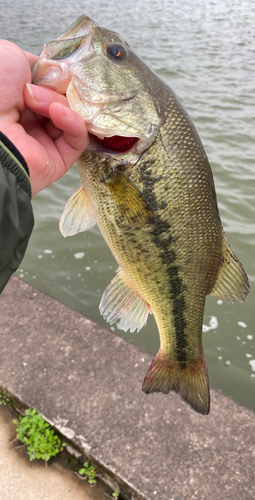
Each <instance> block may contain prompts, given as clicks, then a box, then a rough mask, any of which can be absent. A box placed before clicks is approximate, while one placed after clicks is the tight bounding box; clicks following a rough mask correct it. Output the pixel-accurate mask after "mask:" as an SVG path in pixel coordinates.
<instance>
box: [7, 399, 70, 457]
mask: <svg viewBox="0 0 255 500" xmlns="http://www.w3.org/2000/svg"><path fill="white" fill-rule="evenodd" d="M13 422H14V423H15V424H16V425H17V429H16V433H17V439H19V441H21V443H24V444H25V445H26V446H27V452H28V455H29V459H30V460H35V459H42V460H45V464H46V465H47V461H48V460H49V459H50V458H51V457H54V456H55V455H57V453H59V452H60V451H63V449H64V446H65V443H62V442H61V440H60V438H59V437H58V436H57V435H56V434H55V432H54V430H53V429H52V428H51V427H50V425H49V424H48V423H47V422H46V421H45V420H44V418H43V417H42V415H41V414H40V413H36V410H31V409H27V410H26V411H25V417H22V416H18V420H13Z"/></svg>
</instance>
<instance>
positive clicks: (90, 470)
mask: <svg viewBox="0 0 255 500" xmlns="http://www.w3.org/2000/svg"><path fill="white" fill-rule="evenodd" d="M78 472H79V474H80V476H86V477H87V479H88V483H89V484H91V485H92V484H96V479H95V477H96V475H97V471H96V469H95V468H94V467H93V466H92V465H89V462H84V464H83V467H82V468H81V469H79V470H78Z"/></svg>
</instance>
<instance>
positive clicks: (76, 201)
mask: <svg viewBox="0 0 255 500" xmlns="http://www.w3.org/2000/svg"><path fill="white" fill-rule="evenodd" d="M95 224H96V219H95V215H94V212H93V209H92V206H91V203H90V199H89V197H88V195H87V193H86V191H85V189H84V188H83V187H82V186H81V187H79V188H78V189H76V191H75V192H74V193H73V194H72V196H71V197H70V198H69V200H68V201H67V203H66V206H65V208H64V211H63V213H62V215H61V218H60V222H59V229H60V231H61V233H62V234H63V236H65V237H66V236H73V235H74V234H77V233H79V232H81V231H86V230H87V229H89V228H90V227H92V226H94V225H95Z"/></svg>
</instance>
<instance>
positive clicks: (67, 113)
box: [56, 102, 72, 117]
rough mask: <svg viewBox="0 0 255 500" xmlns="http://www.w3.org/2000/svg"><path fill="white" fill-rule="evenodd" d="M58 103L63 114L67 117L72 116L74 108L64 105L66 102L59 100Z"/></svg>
mask: <svg viewBox="0 0 255 500" xmlns="http://www.w3.org/2000/svg"><path fill="white" fill-rule="evenodd" d="M56 104H57V105H58V107H59V109H60V110H61V113H62V114H63V115H65V116H66V117H70V116H72V110H71V109H70V108H68V107H67V106H64V104H60V103H59V102H57V103H56Z"/></svg>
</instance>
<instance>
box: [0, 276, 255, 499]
mask: <svg viewBox="0 0 255 500" xmlns="http://www.w3.org/2000/svg"><path fill="white" fill-rule="evenodd" d="M0 318H1V327H0V328H1V330H0V331H1V334H0V339H1V340H0V346H1V349H0V386H1V387H2V388H4V389H5V390H7V391H8V393H9V394H10V395H12V396H13V397H15V398H16V399H17V400H18V401H19V402H20V403H21V404H23V405H24V406H29V407H34V408H36V409H37V411H38V412H41V413H43V415H44V416H45V418H46V419H47V420H48V421H50V422H52V423H53V424H54V426H55V427H56V428H57V429H58V430H59V431H60V432H61V433H62V434H63V435H64V436H65V437H67V438H68V439H69V441H70V442H71V443H72V445H73V447H74V448H75V449H76V450H79V451H80V452H81V453H82V454H84V455H86V456H87V457H88V458H90V460H92V462H93V463H96V464H97V465H98V466H99V467H100V470H101V473H102V475H104V477H105V479H106V481H107V482H110V483H111V484H112V485H116V482H117V483H118V484H119V486H120V487H121V488H122V490H123V495H124V496H125V497H126V498H127V499H128V498H130V499H143V500H152V499H160V500H171V499H174V500H190V499H199V500H202V499H217V500H233V498H238V499H239V500H254V498H255V474H254V471H255V414H254V413H253V412H252V411H251V410H249V409H246V408H243V407H241V406H240V405H238V404H237V403H235V402H234V401H232V400H230V399H228V398H226V397H224V396H222V395H221V394H219V393H217V392H216V391H211V396H212V404H211V414H210V415H209V416H208V417H203V416H201V415H198V414H196V413H195V412H194V411H192V410H191V409H190V408H189V407H188V406H187V405H186V404H184V403H182V402H181V400H180V398H179V397H178V396H177V395H175V394H169V395H167V396H165V395H162V394H153V395H150V396H146V395H145V394H143V393H142V390H141V386H142V381H143V377H144V376H145V374H146V371H147V369H148V367H149V364H150V362H151V358H152V356H151V355H150V354H148V353H147V352H146V351H144V350H143V349H141V348H139V347H136V346H134V345H132V344H129V343H128V342H126V341H125V340H124V339H122V338H120V337H118V336H117V335H114V334H113V333H112V332H110V331H108V330H106V329H105V328H102V327H101V326H99V325H97V324H96V323H93V322H92V321H90V320H89V319H87V318H86V317H84V316H82V315H81V314H79V313H77V312H76V311H74V310H72V309H70V308H68V307H66V306H65V305H63V304H60V303H59V302H57V301H56V300H54V299H52V298H50V297H49V296H47V295H45V294H44V293H42V292H40V291H39V290H37V289H36V288H33V287H32V286H30V285H27V284H26V283H24V282H22V281H21V280H19V279H18V278H12V279H11V281H10V283H9V284H8V285H7V287H6V289H5V290H4V292H3V293H2V295H1V296H0Z"/></svg>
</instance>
